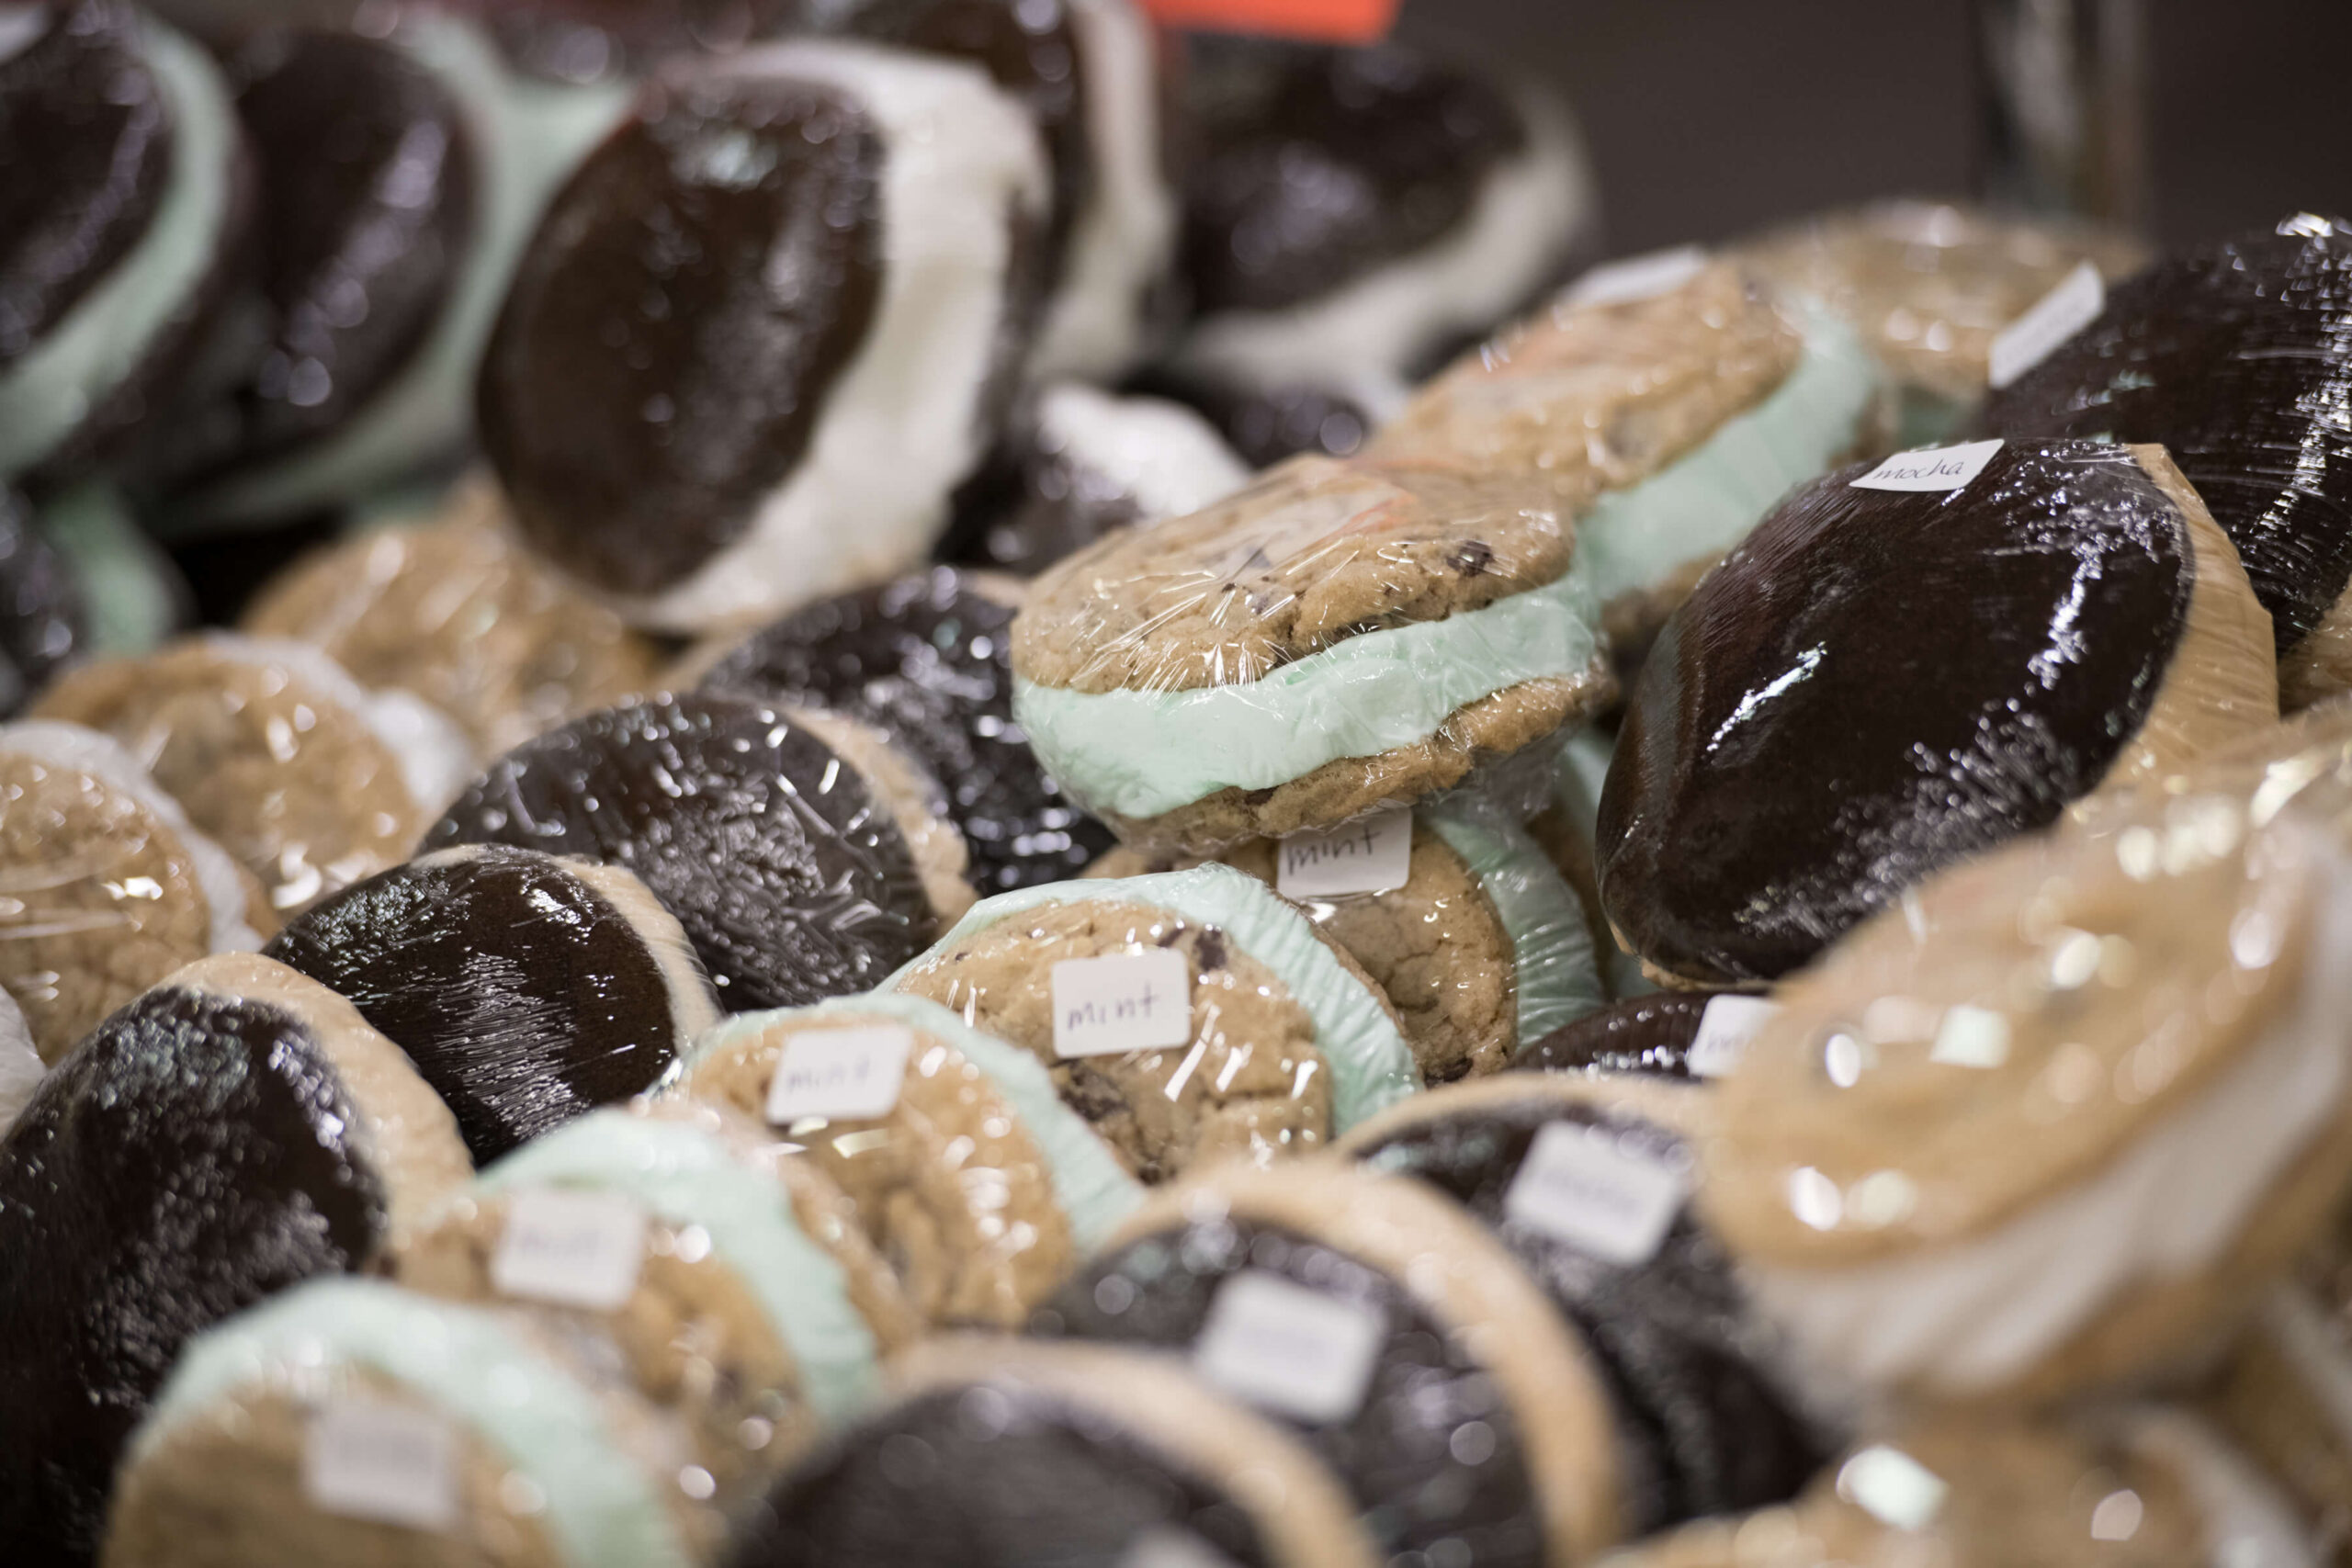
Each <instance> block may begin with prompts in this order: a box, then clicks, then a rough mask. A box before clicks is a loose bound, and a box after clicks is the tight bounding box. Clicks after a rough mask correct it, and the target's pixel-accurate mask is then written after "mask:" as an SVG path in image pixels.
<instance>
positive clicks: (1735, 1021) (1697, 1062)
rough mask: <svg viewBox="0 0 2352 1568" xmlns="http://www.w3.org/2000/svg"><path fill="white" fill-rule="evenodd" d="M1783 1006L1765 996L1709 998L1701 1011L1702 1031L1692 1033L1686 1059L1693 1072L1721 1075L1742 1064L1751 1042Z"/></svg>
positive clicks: (1696, 1074)
mask: <svg viewBox="0 0 2352 1568" xmlns="http://www.w3.org/2000/svg"><path fill="white" fill-rule="evenodd" d="M1780 1010H1781V1009H1780V1004H1778V1003H1777V1002H1772V1001H1769V1000H1767V999H1766V998H1762V997H1732V996H1724V997H1716V998H1713V1000H1711V1001H1709V1002H1708V1003H1707V1007H1706V1010H1705V1011H1703V1012H1702V1013H1701V1014H1700V1015H1699V1032H1698V1033H1696V1034H1694V1035H1692V1036H1691V1050H1690V1053H1689V1055H1688V1056H1687V1058H1686V1059H1687V1060H1688V1061H1689V1062H1690V1064H1691V1073H1692V1074H1693V1075H1694V1076H1696V1077H1702V1078H1719V1077H1723V1076H1724V1074H1725V1073H1728V1072H1730V1071H1731V1070H1732V1069H1733V1068H1734V1067H1736V1066H1739V1059H1740V1058H1741V1057H1742V1056H1744V1055H1747V1043H1748V1042H1749V1041H1751V1040H1753V1039H1755V1038H1756V1032H1757V1031H1758V1030H1759V1029H1761V1028H1763V1027H1764V1024H1765V1021H1767V1020H1769V1019H1770V1018H1771V1016H1772V1015H1773V1014H1774V1013H1777V1012H1779V1011H1780Z"/></svg>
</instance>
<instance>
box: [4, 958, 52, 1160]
mask: <svg viewBox="0 0 2352 1568" xmlns="http://www.w3.org/2000/svg"><path fill="white" fill-rule="evenodd" d="M48 1071H49V1066H48V1064H47V1063H45V1062H43V1061H42V1060H41V1059H40V1051H38V1050H37V1049H35V1048H34V1045H33V1032H32V1030H31V1029H30V1028H28V1027H27V1025H26V1023H25V1014H24V1010H22V1009H21V1008H19V1007H17V998H14V997H12V996H10V995H9V994H8V993H7V992H6V991H0V1137H5V1136H6V1135H7V1132H8V1129H9V1127H10V1126H12V1125H13V1124H14V1123H15V1122H16V1120H17V1117H19V1116H22V1115H23V1114H24V1113H25V1107H26V1106H28V1105H29V1104H31V1103H32V1098H33V1091H34V1090H35V1089H39V1088H40V1079H41V1075H42V1074H43V1073H46V1072H48Z"/></svg>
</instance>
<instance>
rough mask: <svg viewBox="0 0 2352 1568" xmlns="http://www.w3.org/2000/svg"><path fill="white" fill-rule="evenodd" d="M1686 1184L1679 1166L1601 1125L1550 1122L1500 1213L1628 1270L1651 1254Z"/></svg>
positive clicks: (1531, 1148) (1671, 1220) (1523, 1162)
mask: <svg viewBox="0 0 2352 1568" xmlns="http://www.w3.org/2000/svg"><path fill="white" fill-rule="evenodd" d="M1686 1185H1687V1178H1686V1177H1685V1175H1684V1172H1683V1169H1682V1168H1681V1166H1680V1165H1679V1164H1676V1163H1671V1162H1669V1161H1668V1160H1667V1159H1665V1158H1663V1157H1661V1156H1658V1155H1657V1154H1656V1153H1654V1152H1652V1151H1650V1150H1648V1149H1645V1148H1641V1147H1637V1146H1634V1145H1632V1144H1630V1143H1629V1142H1627V1140H1626V1139H1625V1138H1623V1136H1621V1135H1620V1134H1617V1133H1615V1132H1613V1131H1611V1130H1610V1129H1608V1128H1606V1127H1588V1126H1583V1125H1579V1124H1577V1123H1576V1122H1552V1123H1550V1124H1549V1125H1548V1126H1546V1127H1545V1128H1544V1130H1543V1131H1542V1132H1541V1133H1538V1134H1535V1141H1534V1143H1533V1144H1532V1145H1529V1147H1528V1150H1527V1157H1526V1158H1525V1159H1524V1160H1521V1162H1520V1167H1519V1174H1518V1175H1517V1176H1515V1177H1513V1178H1512V1179H1511V1184H1510V1190H1509V1191H1507V1192H1505V1193H1504V1194H1503V1213H1504V1216H1505V1217H1506V1218H1508V1219H1510V1220H1513V1221H1516V1222H1517V1223H1519V1224H1523V1225H1527V1226H1529V1227H1530V1228H1532V1229H1534V1230H1539V1231H1542V1232H1543V1233H1544V1235H1549V1236H1551V1237H1552V1238H1553V1239H1555V1240H1556V1241H1563V1242H1566V1243H1567V1244H1568V1245H1569V1246H1570V1247H1575V1248H1576V1249H1577V1251H1578V1252H1581V1253H1584V1254H1586V1255H1587V1256H1588V1257H1591V1258H1599V1259H1600V1261H1602V1262H1603V1263H1614V1264H1617V1265H1619V1266H1620V1267H1625V1268H1630V1267H1631V1266H1633V1265H1634V1264H1636V1263H1646V1262H1648V1261H1649V1260H1650V1259H1651V1258H1654V1257H1656V1256H1657V1249H1658V1244H1659V1243H1660V1242H1662V1241H1664V1240H1665V1239H1666V1232H1667V1227H1668V1226H1669V1225H1671V1224H1673V1223H1674V1215H1675V1213H1676V1211H1677V1210H1679V1209H1680V1208H1681V1206H1682V1195H1683V1192H1684V1190H1685V1188H1686Z"/></svg>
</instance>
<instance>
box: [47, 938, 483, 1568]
mask: <svg viewBox="0 0 2352 1568" xmlns="http://www.w3.org/2000/svg"><path fill="white" fill-rule="evenodd" d="M470 1169H471V1166H470V1164H469V1161H468V1160H467V1158H466V1149H465V1145H463V1144H462V1143H460V1142H458V1129H457V1124H456V1122H454V1121H453V1120H452V1119H451V1118H450V1115H449V1112H448V1110H447V1108H446V1107H445V1106H443V1105H442V1103H441V1102H440V1100H437V1099H436V1098H435V1096H434V1093H433V1091H432V1090H431V1089H428V1088H426V1087H425V1084H424V1080H423V1079H422V1078H420V1077H417V1076H416V1074H415V1072H414V1070H413V1069H412V1068H411V1067H410V1066H409V1064H408V1059H407V1058H406V1057H405V1056H403V1055H401V1053H400V1050H399V1048H398V1047H397V1046H395V1045H393V1044H392V1043H390V1041H388V1040H386V1039H384V1037H383V1036H381V1035H379V1034H378V1033H377V1032H375V1031H374V1030H372V1029H369V1028H368V1026H367V1024H366V1023H365V1022H364V1021H361V1019H360V1017H359V1015H358V1014H357V1013H356V1012H355V1011H353V1010H352V1008H351V1005H350V1004H349V1003H347V1002H345V1001H344V1000H343V999H342V998H339V997H337V996H335V995H334V993H333V992H331V991H329V990H327V989H326V988H325V987H322V986H319V985H316V984H314V983H313V982H311V981H309V980H305V979H303V978H302V977H301V976H299V975H296V974H294V973H293V972H292V971H291V970H288V969H286V968H284V967H283V966H282V965H279V964H272V963H270V962H269V961H268V960H266V959H264V958H258V957H254V956H252V955H250V954H233V953H232V954H228V955H224V956H220V957H215V958H208V959H203V960H200V961H199V962H198V963H196V964H191V965H189V966H188V967H187V968H185V969H182V970H180V971H178V972H177V973H175V975H173V976H171V978H169V979H167V980H166V981H164V983H163V984H162V985H160V986H158V987H155V988H154V989H153V990H151V991H149V992H147V993H146V994H145V995H144V996H142V997H141V998H139V999H137V1000H136V1001H133V1002H131V1003H130V1004H129V1005H128V1006H126V1007H124V1008H123V1009H122V1010H119V1011H118V1012H116V1013H115V1014H114V1015H113V1016H112V1017H111V1018H109V1019H108V1020H107V1021H106V1023H105V1024H104V1025H102V1026H101V1027H100V1028H99V1029H98V1030H97V1031H96V1032H94V1033H93V1034H92V1035H91V1036H90V1038H89V1039H88V1041H87V1042H85V1043H84V1045H83V1046H82V1047H81V1049H79V1050H77V1051H75V1052H74V1054H73V1055H70V1056H68V1057H66V1058H65V1059H64V1060H63V1061H62V1062H60V1063H58V1064H57V1065H56V1066H54V1067H52V1068H51V1070H50V1072H49V1074H48V1075H47V1077H44V1078H43V1079H42V1080H41V1083H40V1089H38V1090H37V1091H36V1092H35V1094H34V1096H33V1100H32V1103H31V1104H30V1105H28V1107H27V1108H26V1110H25V1111H24V1112H23V1114H21V1115H20V1116H19V1117H17V1121H16V1122H15V1123H14V1124H13V1125H12V1126H10V1127H9V1129H8V1131H7V1134H6V1138H5V1140H0V1255H5V1256H6V1258H8V1268H7V1269H6V1272H5V1274H0V1346H5V1347H6V1350H5V1353H0V1390H5V1392H6V1402H7V1408H8V1420H7V1422H6V1424H5V1427H0V1533H5V1535H6V1538H7V1540H9V1541H10V1542H11V1543H12V1544H13V1545H14V1546H16V1547H17V1548H20V1549H22V1550H24V1551H27V1552H28V1554H29V1555H30V1556H32V1557H33V1558H35V1559H39V1560H46V1559H51V1558H56V1559H61V1560H86V1559H87V1557H88V1555H89V1553H90V1552H91V1551H92V1550H93V1549H94V1548H96V1545H97V1541H98V1536H99V1531H100V1528H101V1526H102V1524H103V1523H104V1520H105V1517H106V1506H107V1488H108V1485H109V1483H110V1481H111V1478H112V1477H113V1474H114V1470H115V1464H116V1461H117V1460H118V1458H119V1455H120V1452H121V1450H122V1445H123V1443H124V1442H125V1440H126V1439H127V1438H129V1437H130V1432H131V1428H132V1427H134V1426H135V1425H137V1423H138V1422H139V1420H140V1418H141V1416H142V1415H143V1413H144V1412H145V1411H146V1409H147V1407H148V1404H149V1402H150V1401H151V1400H152V1399H153V1397H154V1395H155V1392H156V1390H157V1388H158V1387H159V1385H161V1384H162V1382H164V1378H165V1376H166V1375H167V1374H168V1373H169V1372H170V1371H172V1367H173V1363H174V1360H175V1358H176V1357H177V1356H178V1354H179V1351H180V1348H181V1347H182V1346H183V1345H184V1344H185V1343H186V1342H187V1339H188V1338H189V1337H191V1336H192V1335H195V1334H196V1333H198V1331H200V1330H202V1329H204V1328H206V1327H209V1325H212V1324H214V1323H217V1322H219V1321H220V1319H222V1318H224V1317H226V1316H228V1315H229V1314H232V1313H234V1312H237V1311H238V1310H240V1309H242V1308H243V1307H245V1306H247V1305H249V1304H251V1303H254V1302H256V1301H258V1300H260V1299H261V1298H262V1297H264V1296H266V1295H268V1294H270V1293H272V1292H276V1291H279V1290H282V1289H284V1288H286V1287H287V1286H288V1285H291V1284H294V1283H296V1282H298V1281H300V1280H304V1279H306V1278H309V1277H311V1276H313V1275H317V1274H324V1273H336V1272H341V1271H344V1270H347V1269H358V1268H361V1267H363V1266H365V1265H367V1264H368V1263H370V1262H372V1261H373V1260H375V1259H376V1258H379V1257H380V1256H381V1255H382V1253H383V1251H384V1249H385V1248H386V1247H389V1246H391V1245H392V1244H393V1243H394V1242H395V1240H396V1239H397V1237H398V1236H399V1235H401V1234H402V1233H404V1232H405V1231H406V1230H407V1228H408V1227H410V1226H413V1224H416V1223H417V1221H418V1219H419V1218H420V1217H421V1216H422V1214H423V1213H424V1211H425V1210H426V1209H427V1208H429V1207H430V1206H431V1205H432V1204H433V1203H434V1202H435V1201H437V1200H439V1199H440V1198H441V1197H443V1196H444V1195H445V1194H447V1192H448V1191H450V1190H452V1189H453V1188H455V1187H456V1186H457V1185H458V1183H459V1182H461V1181H463V1180H464V1179H465V1178H466V1177H467V1175H468V1174H469V1172H470Z"/></svg>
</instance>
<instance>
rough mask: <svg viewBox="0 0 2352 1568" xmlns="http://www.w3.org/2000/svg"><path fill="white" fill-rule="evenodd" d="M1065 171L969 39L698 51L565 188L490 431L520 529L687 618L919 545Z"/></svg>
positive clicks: (932, 530)
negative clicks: (1051, 163) (940, 50)
mask: <svg viewBox="0 0 2352 1568" xmlns="http://www.w3.org/2000/svg"><path fill="white" fill-rule="evenodd" d="M1046 185H1047V181H1046V168H1045V160H1044V154H1043V153H1042V152H1041V151H1040V150H1039V146H1038V142H1037V138H1036V133H1035V130H1034V129H1033V128H1032V127H1031V126H1030V124H1029V123H1028V121H1027V119H1026V118H1025V117H1024V116H1023V112H1022V110H1021V108H1020V107H1019V106H1018V105H1017V104H1016V103H1015V102H1014V101H1013V100H1012V99H1011V98H1010V97H1008V96H1005V95H1004V94H1002V93H1001V92H1000V91H999V90H998V89H996V88H995V87H993V86H991V85H989V83H988V81H987V79H986V78H985V77H983V76H982V75H981V74H980V73H979V72H978V70H977V69H976V68H975V67H972V66H969V65H966V64H963V63H960V62H947V61H941V60H935V59H928V58H922V57H919V56H915V55H910V54H902V53H897V52H892V51H884V50H880V49H877V48H876V47H873V46H870V45H865V44H857V43H834V42H803V43H790V44H774V45H764V46H762V47H760V48H757V49H752V50H747V51H743V52H742V53H740V54H736V55H733V56H729V57H727V58H725V59H723V60H713V61H708V62H698V63H695V64H692V65H686V64H681V65H679V66H678V67H677V68H675V70H674V71H673V73H670V74H667V75H665V76H663V77H662V79H661V80H659V81H658V82H656V83H654V84H653V85H650V87H649V88H648V90H647V91H646V93H645V94H644V95H643V96H640V97H639V100H638V103H637V105H636V107H635V108H634V109H633V111H632V113H631V115H630V118H628V120H627V121H626V122H625V123H624V124H623V125H622V126H621V128H620V129H619V130H617V131H616V132H615V133H614V134H613V135H612V136H610V137H609V138H607V139H606V140H605V142H604V143H603V145H601V146H600V147H599V148H598V149H597V150H596V152H594V155H593V156H591V157H590V158H589V159H588V161H587V163H586V164H584V165H583V166H582V168H581V170H580V172H579V173H578V174H577V175H574V176H573V178H572V179H571V183H570V184H568V185H567V186H565V187H564V189H563V192H562V194H561V195H560V197H557V199H556V201H555V204H554V206H553V208H552V209H550V211H549V212H548V216H547V220H546V221H545V222H543V223H542V224H541V225H540V227H539V231H538V234H537V237H536V238H535V239H534V241H533V242H532V244H531V248H530V252H529V254H527V255H526V258H525V259H524V262H523V265H522V269H521V271H520V273H519V274H518V275H517V276H516V279H515V288H514V289H513V291H512V292H511V293H510V294H509V295H508V297H507V300H506V305H505V308H504V311H503V315H502V316H501V318H500V321H499V325H498V332H497V334H496V336H495V338H494V339H493V340H492V344H491V348H490V355H489V358H488V361H487V362H486V364H485V365H484V367H483V370H482V379H481V436H482V444H483V446H484V447H485V448H486V450H487V451H488V452H489V454H490V457H491V460H492V463H493V464H494V465H495V467H496V468H497V469H498V473H499V477H500V479H502V480H503V482H504V484H505V486H506V490H507V493H508V495H509V496H510V498H511V499H512V502H513V504H514V508H515V521H516V524H517V525H518V528H519V530H520V532H521V534H522V536H523V537H524V538H525V539H526V541H527V542H528V543H529V544H530V546H531V547H532V548H533V549H535V550H537V552H538V553H539V554H540V555H542V556H543V557H544V558H547V559H548V561H549V562H551V563H552V564H553V565H555V566H556V567H557V568H559V569H560V570H561V571H562V572H563V573H564V574H565V575H566V576H568V577H570V578H571V579H572V580H574V581H577V582H579V583H581V584H582V585H583V586H585V587H587V588H589V589H591V590H594V592H597V593H599V594H600V595H602V596H604V597H605V598H607V599H609V600H611V601H612V602H613V603H614V604H616V605H617V606H619V607H620V608H621V609H622V610H623V611H624V612H625V613H626V614H628V615H629V616H630V617H631V618H632V619H634V620H637V621H639V623H640V624H643V625H648V626H659V627H662V628H665V629H669V630H674V631H683V632H699V631H706V630H712V629H716V628H718V627H720V626H729V625H741V624H744V623H747V622H753V621H757V620H759V619H761V618H763V617H765V616H771V615H776V614H778V613H780V612H782V611H784V610H787V609H790V608H792V607H793V606H794V605H796V604H804V603H807V602H808V601H809V600H812V599H817V598H821V597H823V596H824V595H826V594H829V593H837V592H842V591H843V590H845V589H851V588H855V587H859V586H862V585H864V584H865V583H868V582H872V581H877V580H879V579H881V578H885V577H888V576H889V575H890V574H891V573H893V572H896V571H899V570H905V569H906V568H908V567H910V566H911V565H913V564H915V563H916V562H917V561H919V560H921V559H922V557H923V556H924V554H925V553H927V551H928V550H929V548H930V546H931V543H932V540H933V537H935V536H936V535H937V534H938V532H939V531H940V529H941V528H942V527H944V525H945V523H946V520H947V511H946V508H947V501H948V496H949V493H950V491H953V490H954V489H955V487H956V484H957V483H958V482H960V481H961V480H962V479H964V478H965V477H966V476H967V474H968V473H969V472H970V471H971V470H972V468H974V467H975V466H976V465H977V464H978V460H979V458H980V457H981V455H982V453H983V452H984V451H985V450H986V448H987V445H988V441H989V437H990V435H991V434H992V426H993V423H994V422H995V421H996V420H997V419H998V418H999V417H1001V408H999V407H998V406H997V404H996V401H995V400H996V399H997V398H998V397H999V395H1000V391H999V383H1000V382H1001V380H1002V379H1003V378H1004V376H1005V374H1006V372H1007V371H1008V370H1010V369H1012V368H1014V367H1017V362H1018V355H1019V352H1020V350H1021V348H1022V346H1023V344H1022V337H1023V333H1022V332H1021V331H1020V329H1019V323H1021V322H1023V321H1025V320H1026V319H1027V318H1026V314H1025V312H1026V310H1027V309H1028V305H1027V301H1029V300H1030V299H1033V298H1034V288H1035V265H1036V255H1035V253H1036V251H1037V248H1038V247H1037V244H1036V240H1035V229H1036V227H1037V225H1038V224H1039V223H1040V222H1041V221H1042V220H1043V218H1044V215H1045V207H1046V198H1047V189H1046ZM786 276H789V277H790V278H791V279H792V280H793V282H792V287H791V288H789V289H788V290H784V291H781V292H779V291H778V289H777V288H775V286H774V283H773V280H775V279H776V278H781V277H786ZM747 344H748V345H756V346H757V348H758V352H755V353H750V354H747V353H745V352H744V350H745V346H746V345H747ZM844 518H855V519H856V525H855V526H854V527H844V526H842V519H844Z"/></svg>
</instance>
